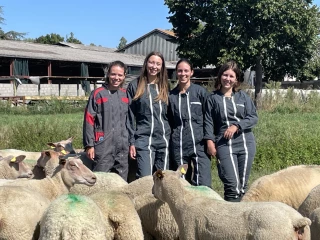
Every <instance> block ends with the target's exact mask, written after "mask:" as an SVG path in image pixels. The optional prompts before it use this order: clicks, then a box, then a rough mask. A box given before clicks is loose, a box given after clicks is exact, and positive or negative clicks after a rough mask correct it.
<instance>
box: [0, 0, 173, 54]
mask: <svg viewBox="0 0 320 240" xmlns="http://www.w3.org/2000/svg"><path fill="white" fill-rule="evenodd" d="M0 6H2V7H3V8H2V9H3V17H4V19H5V25H2V26H1V27H2V29H3V30H4V31H10V30H14V31H17V32H26V33H28V35H27V36H26V37H29V38H36V37H39V36H41V35H46V34H50V33H57V34H60V35H61V36H62V37H66V35H67V34H70V32H73V33H74V37H75V38H77V39H79V40H80V41H81V42H82V43H84V44H86V45H88V44H90V43H94V44H95V45H101V46H104V47H111V48H115V47H117V46H118V44H119V41H120V38H121V37H122V36H123V37H125V38H126V39H127V41H128V43H129V42H131V41H133V40H135V39H137V38H139V37H141V36H142V35H144V34H146V33H148V32H150V31H151V30H153V29H155V28H160V29H170V28H172V25H171V24H170V23H169V22H168V20H167V19H166V17H167V16H168V11H169V9H168V8H167V6H165V5H164V1H163V0H121V1H116V0H92V1H84V0H64V1H61V0H55V1H43V0H29V1H24V0H23V1H21V0H1V2H0Z"/></svg>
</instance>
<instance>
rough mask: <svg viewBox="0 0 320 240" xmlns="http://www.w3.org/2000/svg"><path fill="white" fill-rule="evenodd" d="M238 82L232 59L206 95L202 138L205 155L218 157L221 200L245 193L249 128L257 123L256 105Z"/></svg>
mask: <svg viewBox="0 0 320 240" xmlns="http://www.w3.org/2000/svg"><path fill="white" fill-rule="evenodd" d="M239 85H240V69H239V68H238V66H237V64H236V63H235V62H233V61H230V62H227V63H226V64H224V65H222V66H221V68H220V70H219V73H218V77H217V81H216V83H215V88H216V91H214V92H213V93H212V94H211V95H209V96H208V98H207V101H206V113H205V120H204V139H206V140H207V147H208V154H209V155H210V156H216V157H217V165H218V172H219V177H220V179H221V180H222V182H223V184H224V199H225V200H227V201H233V202H237V201H240V200H241V198H242V196H243V195H244V194H245V190H246V187H247V182H248V178H249V175H250V170H251V167H252V162H253V159H254V156H255V153H256V142H255V138H254V136H253V133H252V128H253V127H254V126H255V125H256V124H257V122H258V116H257V113H256V108H255V106H254V104H253V101H252V100H251V98H250V97H249V96H248V95H247V94H246V93H245V92H243V91H241V90H237V89H238V87H239Z"/></svg>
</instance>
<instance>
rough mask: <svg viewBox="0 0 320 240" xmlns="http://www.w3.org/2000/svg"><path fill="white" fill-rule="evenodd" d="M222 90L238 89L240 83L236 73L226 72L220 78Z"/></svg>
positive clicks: (230, 70) (229, 70)
mask: <svg viewBox="0 0 320 240" xmlns="http://www.w3.org/2000/svg"><path fill="white" fill-rule="evenodd" d="M220 83H221V90H223V91H228V90H232V89H233V88H234V87H236V84H237V83H238V80H237V77H236V73H235V72H234V71H233V70H232V69H228V70H226V71H224V72H223V73H222V75H221V78H220Z"/></svg>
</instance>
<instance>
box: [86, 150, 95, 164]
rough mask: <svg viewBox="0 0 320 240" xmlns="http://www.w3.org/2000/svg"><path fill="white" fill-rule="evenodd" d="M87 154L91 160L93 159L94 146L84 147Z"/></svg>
mask: <svg viewBox="0 0 320 240" xmlns="http://www.w3.org/2000/svg"><path fill="white" fill-rule="evenodd" d="M86 152H87V156H88V158H89V159H91V160H92V161H93V160H94V147H88V148H86Z"/></svg>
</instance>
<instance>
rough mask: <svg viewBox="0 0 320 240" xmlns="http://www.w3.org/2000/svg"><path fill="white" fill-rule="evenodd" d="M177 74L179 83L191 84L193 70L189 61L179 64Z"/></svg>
mask: <svg viewBox="0 0 320 240" xmlns="http://www.w3.org/2000/svg"><path fill="white" fill-rule="evenodd" d="M176 71H177V76H178V81H179V84H183V85H188V84H190V78H191V77H192V75H193V70H191V66H190V65H189V64H188V63H187V62H181V63H179V64H178V65H177V69H176Z"/></svg>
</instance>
